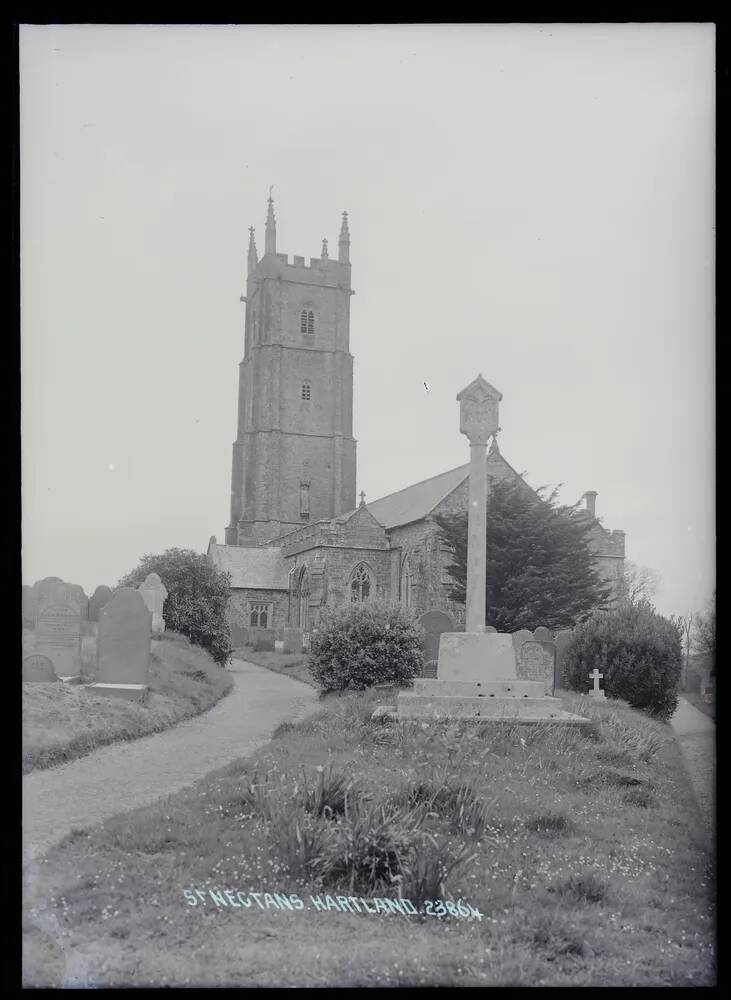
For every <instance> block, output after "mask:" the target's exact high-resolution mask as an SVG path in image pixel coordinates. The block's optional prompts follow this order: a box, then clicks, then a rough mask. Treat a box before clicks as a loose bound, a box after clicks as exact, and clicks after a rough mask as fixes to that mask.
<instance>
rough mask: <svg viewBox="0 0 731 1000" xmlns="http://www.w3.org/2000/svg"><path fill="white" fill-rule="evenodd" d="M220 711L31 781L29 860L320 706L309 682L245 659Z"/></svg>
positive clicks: (26, 797) (27, 781) (248, 748)
mask: <svg viewBox="0 0 731 1000" xmlns="http://www.w3.org/2000/svg"><path fill="white" fill-rule="evenodd" d="M230 669H231V673H232V675H233V682H234V686H233V688H232V690H231V691H230V692H229V694H228V695H226V697H225V698H223V699H222V700H221V701H220V702H218V704H217V705H214V707H213V708H212V709H210V711H208V712H204V713H203V715H199V716H197V717H196V718H194V719H188V720H187V721H185V722H181V723H179V724H178V725H177V726H174V727H173V728H172V729H169V730H167V731H166V732H164V733H158V734H156V735H154V736H145V737H143V738H142V739H139V740H133V741H132V742H129V743H114V744H112V745H110V746H106V747H100V748H99V749H98V750H94V751H93V753H91V754H88V755H87V756H85V757H81V758H79V760H74V761H70V762H69V763H68V764H61V765H59V766H58V767H52V768H48V769H46V770H42V771H34V772H32V773H31V774H27V775H25V777H24V778H23V859H24V861H26V862H27V861H29V860H30V859H31V858H33V857H35V856H36V855H38V854H40V853H43V852H44V851H45V850H47V849H48V848H49V847H50V846H51V845H52V844H53V843H55V842H56V841H58V840H60V839H61V838H62V837H64V836H66V834H68V833H70V831H71V830H72V829H78V828H84V827H88V826H94V825H96V824H97V823H101V822H102V821H103V820H105V819H107V818H108V817H109V816H113V815H114V814H115V813H120V812H126V811H127V810H128V809H136V808H137V807H138V806H142V805H147V804H148V803H150V802H153V801H154V800H155V799H158V798H160V797H162V796H165V795H169V794H171V793H172V792H177V791H178V790H179V789H181V788H185V787H186V786H188V785H192V784H193V783H194V782H195V781H197V780H198V779H199V778H202V777H203V776H204V775H206V774H208V773H209V772H210V771H213V770H215V769H216V768H219V767H223V766H224V765H225V764H227V763H229V762H230V761H232V760H235V759H236V758H237V757H245V756H246V755H247V754H250V753H253V752H254V751H255V750H256V749H258V747H260V746H262V744H264V743H266V742H267V740H268V739H269V738H270V736H271V733H272V731H273V730H274V729H275V728H276V726H278V725H279V723H280V722H283V721H284V720H286V719H296V718H302V717H303V716H304V715H307V714H308V712H310V711H312V710H314V709H315V708H316V707H317V704H318V694H317V691H316V690H315V689H314V688H312V687H310V686H309V685H307V684H303V683H301V682H300V681H297V680H295V679H294V678H291V677H285V676H283V675H282V674H275V673H273V672H272V671H271V670H265V669H264V668H263V667H257V666H255V665H254V664H253V663H247V662H245V661H244V660H233V661H232V664H231V668H230Z"/></svg>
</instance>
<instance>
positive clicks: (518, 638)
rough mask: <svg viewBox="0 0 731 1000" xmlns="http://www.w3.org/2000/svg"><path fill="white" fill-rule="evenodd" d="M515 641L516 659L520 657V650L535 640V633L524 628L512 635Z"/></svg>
mask: <svg viewBox="0 0 731 1000" xmlns="http://www.w3.org/2000/svg"><path fill="white" fill-rule="evenodd" d="M511 638H512V640H513V649H514V650H515V656H516V659H517V658H519V657H520V648H521V646H522V645H523V643H524V642H531V641H532V640H533V633H532V632H531V631H530V630H529V629H527V628H522V629H520V630H519V631H518V632H513V633H512V635H511Z"/></svg>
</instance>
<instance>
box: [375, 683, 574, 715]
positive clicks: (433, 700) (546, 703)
mask: <svg viewBox="0 0 731 1000" xmlns="http://www.w3.org/2000/svg"><path fill="white" fill-rule="evenodd" d="M384 714H386V713H384V712H381V713H380V715H384ZM396 716H397V718H398V719H399V720H406V719H460V720H461V719H464V720H471V721H475V722H524V723H538V722H548V723H557V724H563V725H587V724H589V723H590V720H589V719H584V718H583V717H582V716H580V715H573V714H572V713H571V712H565V711H564V710H563V707H562V703H561V699H560V698H552V697H550V696H548V695H545V694H544V689H543V684H542V683H541V682H540V681H519V680H512V679H507V680H502V681H471V682H465V681H440V680H427V679H417V680H415V681H414V686H413V688H411V689H409V690H406V691H401V692H400V693H399V695H398V697H397V699H396Z"/></svg>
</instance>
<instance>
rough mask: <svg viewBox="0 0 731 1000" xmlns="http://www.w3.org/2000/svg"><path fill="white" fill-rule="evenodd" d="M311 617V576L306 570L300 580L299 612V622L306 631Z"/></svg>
mask: <svg viewBox="0 0 731 1000" xmlns="http://www.w3.org/2000/svg"><path fill="white" fill-rule="evenodd" d="M309 619H310V578H309V576H308V575H307V570H304V571H303V573H302V576H301V577H300V582H299V614H298V616H297V623H298V625H299V627H300V628H301V629H302V630H303V631H304V632H306V631H307V628H308V625H309Z"/></svg>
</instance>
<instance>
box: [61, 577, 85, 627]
mask: <svg viewBox="0 0 731 1000" xmlns="http://www.w3.org/2000/svg"><path fill="white" fill-rule="evenodd" d="M65 586H66V593H67V595H68V596H69V597H70V598H71V599H72V600H74V601H76V603H77V604H78V606H79V617H80V618H81V620H82V621H86V620H87V619H88V617H89V598H88V597H87V596H86V594H85V592H84V588H83V587H81V586H80V585H79V584H78V583H67V584H66V585H65Z"/></svg>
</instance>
